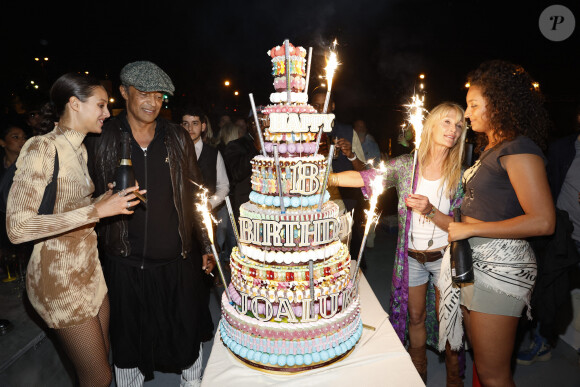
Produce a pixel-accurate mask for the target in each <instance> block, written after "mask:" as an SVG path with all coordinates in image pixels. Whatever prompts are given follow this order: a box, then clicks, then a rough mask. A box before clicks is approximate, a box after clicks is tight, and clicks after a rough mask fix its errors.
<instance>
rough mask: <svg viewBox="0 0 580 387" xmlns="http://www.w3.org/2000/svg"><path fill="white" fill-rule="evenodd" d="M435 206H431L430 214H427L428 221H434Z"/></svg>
mask: <svg viewBox="0 0 580 387" xmlns="http://www.w3.org/2000/svg"><path fill="white" fill-rule="evenodd" d="M435 210H436V208H435V206H434V205H433V204H431V209H430V210H429V212H428V213H426V214H425V215H424V216H425V218H427V219H433V218H434V217H435Z"/></svg>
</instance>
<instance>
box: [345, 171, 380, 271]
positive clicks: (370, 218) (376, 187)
mask: <svg viewBox="0 0 580 387" xmlns="http://www.w3.org/2000/svg"><path fill="white" fill-rule="evenodd" d="M386 170H387V169H386V166H385V164H384V163H383V162H381V164H380V165H379V169H378V172H377V174H376V175H375V178H374V179H373V181H372V182H371V197H370V200H369V202H370V208H369V209H368V210H365V213H366V215H367V223H366V225H365V233H364V235H363V240H362V243H361V245H360V250H359V252H358V259H357V261H356V269H355V271H354V275H353V283H356V280H357V278H358V270H359V267H360V263H361V261H362V253H363V250H364V247H365V245H366V243H367V236H368V234H369V231H370V229H371V226H372V225H373V223H374V224H375V225H376V224H377V223H378V221H379V215H378V214H375V210H376V208H377V200H378V198H379V195H380V194H382V193H383V189H384V188H383V176H384V173H385V172H386Z"/></svg>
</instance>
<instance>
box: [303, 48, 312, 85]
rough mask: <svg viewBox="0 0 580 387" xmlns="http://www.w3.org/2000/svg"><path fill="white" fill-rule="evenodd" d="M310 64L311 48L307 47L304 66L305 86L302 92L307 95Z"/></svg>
mask: <svg viewBox="0 0 580 387" xmlns="http://www.w3.org/2000/svg"><path fill="white" fill-rule="evenodd" d="M311 62H312V47H308V63H307V64H306V85H305V86H304V92H305V93H306V94H307V95H308V84H309V83H310V63H311Z"/></svg>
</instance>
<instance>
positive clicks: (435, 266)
mask: <svg viewBox="0 0 580 387" xmlns="http://www.w3.org/2000/svg"><path fill="white" fill-rule="evenodd" d="M441 259H442V258H440V259H438V260H436V261H434V262H425V263H424V264H423V263H419V262H418V261H417V260H416V259H415V258H411V257H409V259H408V261H409V287H412V286H420V285H423V284H426V283H427V282H428V281H429V275H430V274H432V275H433V283H434V284H435V285H437V282H438V281H439V273H441Z"/></svg>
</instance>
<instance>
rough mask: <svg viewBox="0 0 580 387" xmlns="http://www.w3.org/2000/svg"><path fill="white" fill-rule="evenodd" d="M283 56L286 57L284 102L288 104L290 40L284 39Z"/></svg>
mask: <svg viewBox="0 0 580 387" xmlns="http://www.w3.org/2000/svg"><path fill="white" fill-rule="evenodd" d="M284 56H285V59H286V104H288V105H290V102H291V101H290V96H291V94H292V90H291V87H290V41H289V40H288V39H286V40H284Z"/></svg>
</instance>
